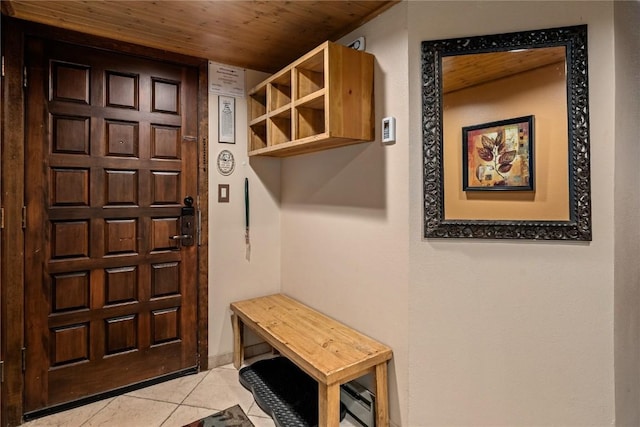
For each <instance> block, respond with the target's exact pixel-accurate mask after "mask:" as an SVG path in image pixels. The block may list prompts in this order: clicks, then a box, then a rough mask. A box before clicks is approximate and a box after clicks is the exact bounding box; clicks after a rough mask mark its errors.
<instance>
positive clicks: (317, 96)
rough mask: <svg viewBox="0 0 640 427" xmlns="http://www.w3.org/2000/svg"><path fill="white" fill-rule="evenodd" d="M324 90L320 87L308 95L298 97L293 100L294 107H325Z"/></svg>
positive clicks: (318, 108) (316, 108)
mask: <svg viewBox="0 0 640 427" xmlns="http://www.w3.org/2000/svg"><path fill="white" fill-rule="evenodd" d="M324 95H325V90H324V89H320V90H319V91H316V92H314V93H312V94H310V95H307V96H305V97H304V98H300V99H299V100H298V101H296V102H295V106H296V107H305V108H313V109H315V110H322V109H326V108H325V107H326V106H325V104H324V99H325V96H324Z"/></svg>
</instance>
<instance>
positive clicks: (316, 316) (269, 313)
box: [231, 294, 392, 385]
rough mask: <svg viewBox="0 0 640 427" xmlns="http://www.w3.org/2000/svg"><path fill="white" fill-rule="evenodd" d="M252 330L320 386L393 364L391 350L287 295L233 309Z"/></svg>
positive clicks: (247, 302) (233, 305)
mask: <svg viewBox="0 0 640 427" xmlns="http://www.w3.org/2000/svg"><path fill="white" fill-rule="evenodd" d="M231 310H232V312H233V313H234V314H235V315H237V316H238V317H239V318H240V320H241V321H242V322H243V323H244V324H245V325H247V326H248V327H249V328H250V329H252V330H254V331H255V332H256V333H257V334H258V335H259V336H260V337H262V338H263V339H264V340H266V341H267V342H268V343H269V344H270V345H271V346H273V347H274V348H275V349H276V350H278V351H279V352H280V353H281V354H282V355H283V356H285V357H287V358H289V359H290V360H291V361H292V362H294V363H295V364H296V365H298V366H299V367H300V368H301V369H302V370H304V371H305V372H306V373H307V374H309V375H311V376H312V377H313V378H315V379H316V380H317V381H319V382H322V383H323V384H326V385H330V384H333V383H336V382H339V383H344V382H347V381H350V380H352V379H355V378H358V377H360V376H361V375H363V374H364V373H366V372H367V370H370V369H373V368H374V367H375V366H376V365H378V364H380V363H385V362H386V361H387V360H389V359H391V356H392V351H391V348H390V347H388V346H386V345H384V344H382V343H380V342H378V341H376V340H374V339H372V338H370V337H368V336H366V335H364V334H362V333H360V332H358V331H356V330H354V329H351V328H349V327H348V326H346V325H344V324H342V323H340V322H338V321H336V320H334V319H332V318H330V317H328V316H325V315H324V314H321V313H319V312H317V311H315V310H313V309H312V308H310V307H308V306H306V305H304V304H302V303H300V302H298V301H296V300H294V299H293V298H290V297H288V296H286V295H283V294H274V295H268V296H264V297H259V298H253V299H248V300H244V301H237V302H233V303H231Z"/></svg>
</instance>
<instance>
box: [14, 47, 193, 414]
mask: <svg viewBox="0 0 640 427" xmlns="http://www.w3.org/2000/svg"><path fill="white" fill-rule="evenodd" d="M26 46H27V54H26V55H27V63H28V74H29V80H30V82H29V85H28V88H27V122H28V123H29V124H30V125H29V126H28V129H27V136H26V151H27V153H28V161H27V169H26V193H27V194H26V195H25V199H26V206H27V221H26V237H27V239H26V242H27V243H26V271H25V277H26V299H25V308H26V318H25V324H26V331H27V332H26V372H25V412H32V411H36V410H39V409H43V408H46V407H50V406H53V405H57V404H61V403H65V402H69V401H73V400H76V399H79V398H82V397H86V396H90V395H94V394H97V393H102V392H106V391H109V390H113V389H116V388H119V387H123V386H126V385H130V384H134V383H136V382H140V381H144V380H147V379H151V378H155V377H159V376H162V375H166V374H169V373H173V372H178V371H181V370H184V369H188V368H193V367H196V366H197V310H196V300H197V298H196V289H197V285H196V278H197V252H196V247H195V246H190V247H184V246H181V244H180V240H175V239H172V236H176V235H180V234H181V233H180V214H181V208H182V204H183V199H184V198H185V197H187V196H193V197H195V195H196V192H197V182H196V176H197V157H196V147H195V143H194V142H193V141H194V140H195V138H194V136H195V135H196V129H197V117H196V112H197V84H198V80H197V79H198V75H197V70H196V69H192V68H189V67H184V66H178V65H173V64H167V63H161V62H157V61H151V60H146V59H141V58H136V57H133V56H125V55H119V54H115V53H110V52H106V51H101V50H97V49H91V48H86V47H79V46H73V45H69V44H64V43H56V42H52V41H48V40H43V39H36V38H30V39H28V40H27V45H26Z"/></svg>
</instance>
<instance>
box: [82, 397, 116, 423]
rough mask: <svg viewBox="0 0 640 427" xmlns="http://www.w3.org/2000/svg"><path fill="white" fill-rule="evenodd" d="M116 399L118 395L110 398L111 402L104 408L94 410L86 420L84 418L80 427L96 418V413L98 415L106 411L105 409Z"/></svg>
mask: <svg viewBox="0 0 640 427" xmlns="http://www.w3.org/2000/svg"><path fill="white" fill-rule="evenodd" d="M114 400H116V397H112V398H110V399H109V402H107V404H106V405H104V406H103V407H102V408H100V409H98V410H97V411H96V412H94V413H93V414H92V415H90V416H89V417H88V418H87V419H86V420H84V421H83V422H82V424H80V427H82V426H84V425H86V424H87V423H88V422H89V421H91V420H92V419H93V418H95V416H96V415H98V414H99V413H100V412H102V411H104V410H105V409H107V407H108V406H109V405H111V404H112V403H113V401H114Z"/></svg>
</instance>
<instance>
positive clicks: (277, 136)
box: [267, 116, 291, 145]
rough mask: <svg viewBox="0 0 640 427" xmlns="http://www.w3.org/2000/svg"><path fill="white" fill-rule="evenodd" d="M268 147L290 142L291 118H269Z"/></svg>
mask: <svg viewBox="0 0 640 427" xmlns="http://www.w3.org/2000/svg"><path fill="white" fill-rule="evenodd" d="M268 127H269V129H268V136H267V138H268V139H269V141H270V144H269V145H278V144H282V143H285V142H289V141H291V117H282V116H276V117H270V118H269V120H268Z"/></svg>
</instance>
